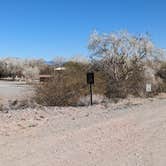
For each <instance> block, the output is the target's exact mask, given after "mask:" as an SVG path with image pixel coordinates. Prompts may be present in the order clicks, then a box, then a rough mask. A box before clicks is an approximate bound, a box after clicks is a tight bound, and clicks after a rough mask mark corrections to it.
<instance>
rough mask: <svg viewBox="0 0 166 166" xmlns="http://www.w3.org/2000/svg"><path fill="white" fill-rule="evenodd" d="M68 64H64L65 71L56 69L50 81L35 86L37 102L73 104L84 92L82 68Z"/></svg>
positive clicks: (52, 104)
mask: <svg viewBox="0 0 166 166" xmlns="http://www.w3.org/2000/svg"><path fill="white" fill-rule="evenodd" d="M70 65H71V64H67V65H66V70H65V71H57V72H56V73H55V75H54V77H53V79H52V80H51V81H49V82H47V83H44V84H41V85H39V86H37V88H36V97H35V100H36V101H37V103H39V104H41V105H44V106H69V105H70V106H71V105H72V106H74V105H76V104H77V101H78V99H79V97H80V96H81V95H84V94H86V82H85V80H84V79H83V78H84V77H82V73H83V72H84V70H83V69H82V68H79V66H77V64H72V65H71V66H70ZM74 65H75V66H74ZM75 68H77V70H75Z"/></svg>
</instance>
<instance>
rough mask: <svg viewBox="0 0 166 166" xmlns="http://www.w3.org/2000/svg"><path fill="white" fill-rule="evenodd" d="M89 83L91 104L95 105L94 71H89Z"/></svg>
mask: <svg viewBox="0 0 166 166" xmlns="http://www.w3.org/2000/svg"><path fill="white" fill-rule="evenodd" d="M87 84H89V88H90V89H89V90H90V104H91V105H93V99H92V85H93V84H94V73H93V72H88V73H87Z"/></svg>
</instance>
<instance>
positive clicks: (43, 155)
mask: <svg viewBox="0 0 166 166" xmlns="http://www.w3.org/2000/svg"><path fill="white" fill-rule="evenodd" d="M165 138H166V98H165V95H163V96H160V97H158V98H155V99H146V100H143V99H128V100H124V101H122V102H120V103H118V104H108V105H107V106H106V105H96V106H93V107H84V108H57V107H55V108H45V109H42V110H41V109H40V110H30V109H26V110H24V111H10V112H9V113H7V114H5V113H0V166H165V165H166V139H165Z"/></svg>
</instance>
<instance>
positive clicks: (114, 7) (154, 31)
mask: <svg viewBox="0 0 166 166" xmlns="http://www.w3.org/2000/svg"><path fill="white" fill-rule="evenodd" d="M94 30H97V31H98V32H100V33H103V32H106V33H109V32H114V31H120V30H128V31H129V32H131V33H134V34H139V33H146V32H148V33H149V34H150V35H151V38H152V40H153V42H154V43H155V44H156V46H157V47H160V48H164V49H165V48H166V1H165V0H0V57H21V58H44V59H45V60H51V59H54V58H55V57H56V56H58V57H59V56H63V57H66V58H70V57H73V56H75V55H84V56H86V57H88V56H89V51H88V48H87V47H88V40H89V36H90V34H91V33H92V32H93V31H94Z"/></svg>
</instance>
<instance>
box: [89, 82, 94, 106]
mask: <svg viewBox="0 0 166 166" xmlns="http://www.w3.org/2000/svg"><path fill="white" fill-rule="evenodd" d="M89 85H90V104H91V105H93V102H92V84H89Z"/></svg>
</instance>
